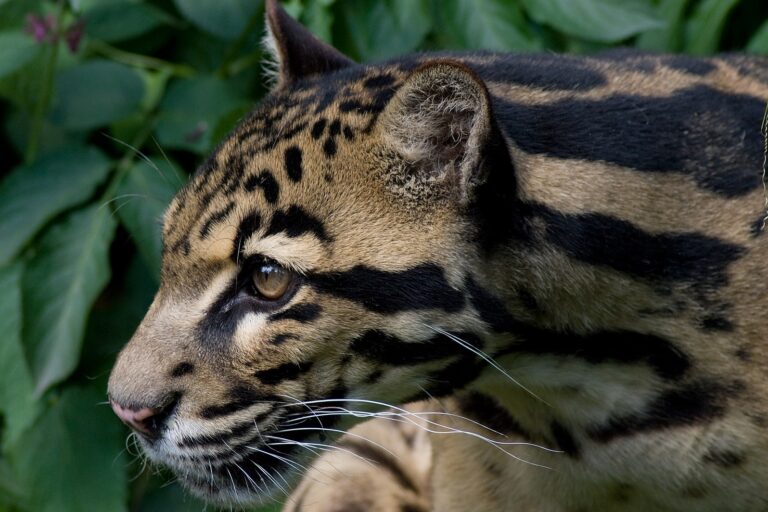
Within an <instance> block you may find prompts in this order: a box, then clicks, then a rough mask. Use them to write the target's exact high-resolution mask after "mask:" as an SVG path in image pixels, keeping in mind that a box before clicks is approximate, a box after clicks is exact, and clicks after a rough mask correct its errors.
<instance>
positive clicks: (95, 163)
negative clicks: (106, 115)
mask: <svg viewBox="0 0 768 512" xmlns="http://www.w3.org/2000/svg"><path fill="white" fill-rule="evenodd" d="M109 166H110V162H109V160H108V159H107V157H105V156H104V154H103V153H101V152H100V151H98V150H96V149H94V148H84V147H74V148H66V149H63V150H59V151H55V152H51V153H49V154H47V155H45V156H43V157H42V158H40V160H38V161H37V162H36V163H35V164H33V165H31V166H27V167H20V168H18V169H16V170H14V171H13V172H12V173H11V174H9V175H8V176H7V177H6V178H5V179H4V180H3V181H2V182H0V240H2V243H0V265H3V264H5V263H7V262H8V261H9V260H10V259H11V258H13V257H14V256H15V255H16V254H17V253H18V252H19V250H20V249H21V248H22V247H23V246H24V245H25V244H26V243H27V242H28V241H29V240H30V239H31V238H32V236H34V234H35V233H37V231H38V230H39V229H40V228H41V227H42V226H43V224H45V223H46V222H48V221H49V220H50V219H52V218H53V217H54V216H55V215H56V214H57V213H59V212H61V211H62V210H64V209H66V208H69V207H71V206H74V205H76V204H78V203H81V202H83V201H85V200H86V199H88V197H90V196H91V194H93V191H94V189H95V188H96V186H97V185H98V184H99V183H101V182H102V181H103V180H104V178H105V176H106V175H107V172H108V171H109Z"/></svg>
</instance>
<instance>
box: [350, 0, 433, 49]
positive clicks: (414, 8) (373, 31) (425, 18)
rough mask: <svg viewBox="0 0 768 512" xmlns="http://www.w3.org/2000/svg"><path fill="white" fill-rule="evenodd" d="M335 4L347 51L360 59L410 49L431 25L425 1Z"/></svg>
mask: <svg viewBox="0 0 768 512" xmlns="http://www.w3.org/2000/svg"><path fill="white" fill-rule="evenodd" d="M338 7H339V12H340V19H341V21H342V22H343V24H344V27H345V29H346V31H347V32H348V34H349V41H348V46H349V50H350V51H349V53H350V54H351V55H352V56H353V57H356V58H358V59H361V60H380V59H386V58H388V57H393V56H395V55H401V54H403V53H409V52H412V51H414V50H415V49H416V48H417V47H418V46H419V44H421V42H422V41H423V40H424V38H425V37H426V35H427V33H428V32H429V30H430V28H431V26H432V20H431V18H430V16H429V3H428V2H427V1H426V0H355V1H354V2H343V3H341V4H339V5H338ZM345 49H346V48H345Z"/></svg>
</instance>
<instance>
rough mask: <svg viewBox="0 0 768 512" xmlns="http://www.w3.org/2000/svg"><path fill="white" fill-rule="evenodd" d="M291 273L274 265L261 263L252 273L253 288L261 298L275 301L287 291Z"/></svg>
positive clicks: (291, 278)
mask: <svg viewBox="0 0 768 512" xmlns="http://www.w3.org/2000/svg"><path fill="white" fill-rule="evenodd" d="M293 277H294V276H293V272H291V271H290V270H287V269H285V268H283V267H281V266H280V265H276V264H274V263H262V264H261V265H259V266H258V267H257V268H256V270H255V271H254V272H253V287H254V289H255V290H256V292H258V294H259V295H261V296H262V297H263V298H265V299H267V300H277V299H279V298H280V297H282V296H283V295H285V292H287V291H288V288H289V287H290V286H291V283H292V282H293Z"/></svg>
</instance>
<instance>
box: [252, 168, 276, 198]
mask: <svg viewBox="0 0 768 512" xmlns="http://www.w3.org/2000/svg"><path fill="white" fill-rule="evenodd" d="M244 187H245V190H246V191H248V192H253V191H254V190H256V188H261V189H262V190H263V191H264V199H266V200H267V202H268V203H270V204H275V203H276V202H277V198H278V196H279V194H280V186H279V185H278V184H277V181H276V180H275V177H274V176H272V173H271V172H269V171H268V170H266V169H265V170H263V171H261V173H260V174H257V175H254V176H251V177H249V178H248V179H247V180H246V181H245V184H244Z"/></svg>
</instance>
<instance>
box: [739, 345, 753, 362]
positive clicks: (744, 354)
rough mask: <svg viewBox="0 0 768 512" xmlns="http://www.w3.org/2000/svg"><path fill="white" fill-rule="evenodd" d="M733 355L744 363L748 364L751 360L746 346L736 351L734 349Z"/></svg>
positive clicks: (750, 354) (750, 353)
mask: <svg viewBox="0 0 768 512" xmlns="http://www.w3.org/2000/svg"><path fill="white" fill-rule="evenodd" d="M735 355H736V357H738V358H739V359H740V360H741V361H744V362H745V363H748V362H749V361H751V360H752V352H751V351H750V350H749V347H746V346H743V347H739V348H738V349H736V352H735Z"/></svg>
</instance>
